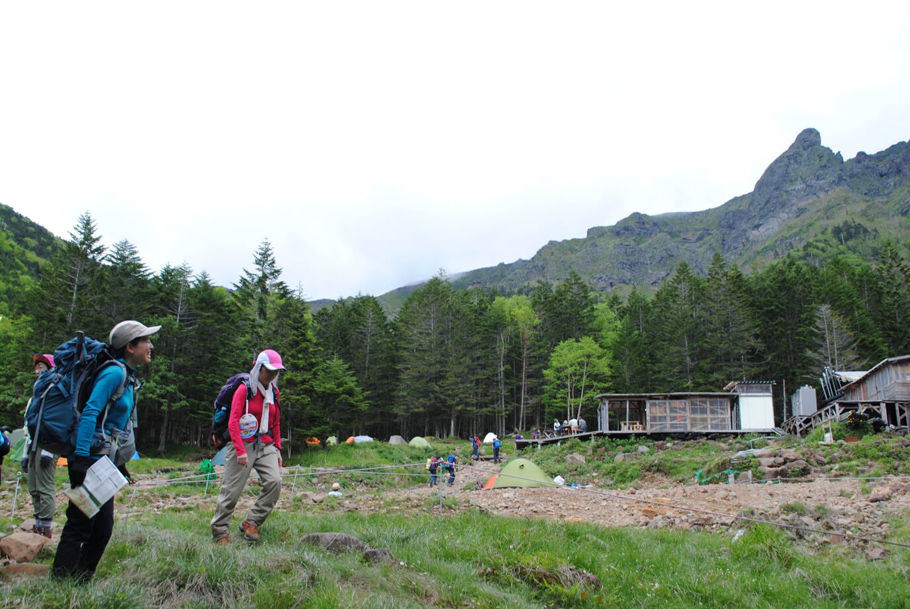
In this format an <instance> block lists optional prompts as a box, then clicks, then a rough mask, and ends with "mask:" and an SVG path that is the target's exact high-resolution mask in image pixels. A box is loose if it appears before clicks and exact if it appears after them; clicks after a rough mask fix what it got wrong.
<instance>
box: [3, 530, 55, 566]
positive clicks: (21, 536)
mask: <svg viewBox="0 0 910 609" xmlns="http://www.w3.org/2000/svg"><path fill="white" fill-rule="evenodd" d="M49 541H50V540H49V539H48V538H47V537H44V536H43V535H36V534H35V533H28V532H26V531H20V532H17V533H13V534H12V535H7V536H6V537H4V538H3V539H0V552H3V554H5V555H6V556H8V557H9V558H10V560H12V561H14V562H32V561H33V560H35V557H36V556H38V554H39V553H40V552H41V550H42V549H43V548H44V546H45V545H46V544H47V543H48V542H49Z"/></svg>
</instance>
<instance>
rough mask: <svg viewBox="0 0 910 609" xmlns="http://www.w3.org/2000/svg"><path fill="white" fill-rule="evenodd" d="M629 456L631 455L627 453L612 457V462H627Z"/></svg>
mask: <svg viewBox="0 0 910 609" xmlns="http://www.w3.org/2000/svg"><path fill="white" fill-rule="evenodd" d="M631 456H632V455H630V454H629V453H619V454H618V455H616V456H615V457H613V462H614V463H619V462H620V461H628V460H629V457H631Z"/></svg>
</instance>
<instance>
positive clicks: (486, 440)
mask: <svg viewBox="0 0 910 609" xmlns="http://www.w3.org/2000/svg"><path fill="white" fill-rule="evenodd" d="M495 439H496V434H495V433H493V432H492V431H491V432H490V433H488V434H487V435H485V436H484V437H483V443H484V444H492V443H493V440H495Z"/></svg>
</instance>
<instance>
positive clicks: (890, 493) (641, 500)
mask: <svg viewBox="0 0 910 609" xmlns="http://www.w3.org/2000/svg"><path fill="white" fill-rule="evenodd" d="M497 471H498V467H496V466H494V465H492V464H489V463H477V464H467V465H463V466H461V468H460V469H459V470H458V473H457V476H456V483H455V484H454V485H452V486H448V485H447V484H443V485H442V486H441V488H432V489H431V488H430V487H429V486H428V485H427V486H422V487H417V488H409V489H403V490H396V491H389V492H387V493H384V494H383V495H382V496H377V495H375V494H372V493H370V494H366V493H364V494H358V493H357V492H356V489H354V490H350V491H347V492H346V493H345V497H344V498H343V500H342V502H341V503H342V506H343V508H344V509H349V510H355V511H362V512H377V511H388V510H390V509H398V510H440V509H442V510H457V509H468V508H477V509H481V510H484V511H486V512H489V513H490V514H496V515H500V516H521V517H529V518H546V519H552V520H558V521H583V522H592V523H596V524H599V525H603V526H607V527H627V526H635V527H648V528H674V529H691V528H702V529H710V530H717V529H721V528H729V529H731V530H738V529H741V528H744V527H746V526H747V524H748V521H745V520H742V519H740V520H739V521H738V519H737V517H745V518H751V519H756V520H762V521H769V522H774V523H779V524H784V525H787V527H785V528H787V530H789V531H790V532H791V533H792V534H793V535H795V536H796V537H799V538H801V539H804V540H806V541H807V542H808V543H809V544H810V545H813V544H825V543H832V542H839V541H843V540H844V539H846V540H848V541H856V542H860V541H862V540H861V539H860V540H858V539H856V538H869V539H872V540H886V541H887V540H891V531H892V528H893V524H892V523H894V522H905V523H906V522H908V520H910V492H908V491H910V478H906V477H904V478H889V479H882V480H867V481H866V482H865V483H864V482H863V481H860V480H856V479H828V480H818V481H814V482H802V483H796V482H793V483H781V484H759V483H755V484H734V485H727V484H711V485H697V484H695V483H694V481H693V483H692V484H687V485H680V484H671V483H670V482H668V481H667V480H665V479H662V478H660V477H651V478H648V479H643V480H640V481H638V482H637V483H636V488H634V489H627V490H611V489H606V488H598V487H597V486H583V487H561V488H553V489H540V488H534V489H519V488H505V489H490V490H477V489H476V488H475V487H476V486H477V485H478V483H480V484H482V483H483V482H485V481H486V480H487V479H488V478H489V477H490V476H491V475H492V474H493V473H496V472H497ZM440 479H441V480H442V479H444V477H443V476H442V475H440ZM453 498H454V500H453ZM437 499H439V500H440V503H441V506H440V505H439V504H436V500H437ZM316 500H317V501H318V500H319V497H316ZM390 506H391V507H390ZM872 545H881V546H882V547H887V544H872Z"/></svg>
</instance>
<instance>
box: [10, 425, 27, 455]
mask: <svg viewBox="0 0 910 609" xmlns="http://www.w3.org/2000/svg"><path fill="white" fill-rule="evenodd" d="M9 445H10V446H12V447H13V448H12V450H11V451H10V453H9V456H8V457H7V459H9V460H10V461H15V462H16V463H18V462H19V461H21V460H22V457H24V456H25V432H24V431H23V430H22V428H21V427H20V428H18V429H14V430H12V431H11V432H10V434H9Z"/></svg>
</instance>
